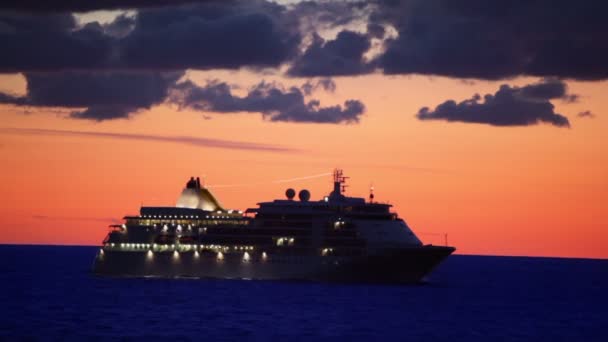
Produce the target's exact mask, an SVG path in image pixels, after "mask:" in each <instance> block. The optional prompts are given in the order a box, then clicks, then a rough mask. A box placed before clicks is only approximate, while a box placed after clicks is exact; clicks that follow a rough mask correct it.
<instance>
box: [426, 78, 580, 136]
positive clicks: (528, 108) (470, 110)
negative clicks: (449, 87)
mask: <svg viewBox="0 0 608 342" xmlns="http://www.w3.org/2000/svg"><path fill="white" fill-rule="evenodd" d="M566 91H567V88H566V86H565V84H563V83H562V82H561V81H558V80H544V81H542V82H539V83H536V84H531V85H527V86H524V87H511V86H509V85H506V84H505V85H502V86H501V87H500V89H499V90H498V91H497V92H496V94H494V95H491V94H487V95H485V96H484V98H483V102H481V96H479V95H478V94H476V95H474V96H473V97H472V98H470V99H468V100H464V101H462V102H459V103H456V101H454V100H448V101H445V102H444V103H442V104H440V105H438V106H437V107H436V108H435V109H434V110H431V109H429V108H428V107H424V108H422V109H420V111H419V112H418V114H417V117H418V119H420V120H446V121H458V122H469V123H482V124H489V125H494V126H528V125H535V124H538V123H541V122H544V123H548V124H551V125H554V126H557V127H570V122H569V121H568V118H566V117H565V116H563V115H561V114H559V113H555V111H554V106H553V104H551V102H549V100H552V99H563V98H568V97H569V96H571V95H570V94H567V92H566Z"/></svg>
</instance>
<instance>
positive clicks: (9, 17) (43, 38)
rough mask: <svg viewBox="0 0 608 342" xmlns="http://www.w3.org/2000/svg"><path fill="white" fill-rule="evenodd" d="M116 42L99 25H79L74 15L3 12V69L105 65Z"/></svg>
mask: <svg viewBox="0 0 608 342" xmlns="http://www.w3.org/2000/svg"><path fill="white" fill-rule="evenodd" d="M114 42H115V39H114V38H113V37H111V36H109V35H106V34H105V33H104V31H103V29H102V27H101V26H100V25H99V24H89V25H86V26H84V27H78V26H77V24H76V21H75V19H74V17H73V16H72V15H71V14H50V15H31V14H20V13H13V12H8V13H3V12H0V46H2V53H1V54H0V72H4V73H15V72H21V71H61V70H69V69H99V68H104V67H107V66H108V65H109V63H110V62H111V59H112V52H113V44H114Z"/></svg>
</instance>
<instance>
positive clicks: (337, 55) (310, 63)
mask: <svg viewBox="0 0 608 342" xmlns="http://www.w3.org/2000/svg"><path fill="white" fill-rule="evenodd" d="M370 47H371V43H370V38H369V37H368V36H367V35H365V34H360V33H356V32H352V31H346V30H345V31H341V32H340V33H339V34H338V36H337V37H336V39H334V40H329V41H325V40H324V39H323V38H321V37H320V36H318V35H314V37H313V42H312V44H311V45H310V46H309V47H308V48H307V49H306V51H305V52H304V53H303V54H302V55H301V56H299V57H298V58H297V59H296V60H295V61H294V62H293V64H292V65H291V68H290V69H289V71H288V74H290V75H292V76H306V77H314V76H340V75H359V74H363V73H367V72H369V71H371V70H372V67H371V65H369V64H367V63H366V61H365V60H364V58H363V54H365V53H366V52H367V50H369V48H370Z"/></svg>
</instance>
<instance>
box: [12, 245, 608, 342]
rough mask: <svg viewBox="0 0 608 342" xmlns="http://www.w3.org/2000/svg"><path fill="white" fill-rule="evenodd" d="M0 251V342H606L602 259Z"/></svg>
mask: <svg viewBox="0 0 608 342" xmlns="http://www.w3.org/2000/svg"><path fill="white" fill-rule="evenodd" d="M96 250H97V248H93V247H55V246H0V283H1V284H2V285H1V287H0V307H1V308H0V340H21V339H54V340H85V339H98V340H100V339H134V340H137V339H147V340H150V339H152V340H156V339H176V338H177V339H180V340H200V341H202V340H208V341H216V340H229V341H233V340H265V341H273V340H278V341H284V340H287V339H290V340H332V341H335V340H381V339H383V340H389V341H390V340H410V341H451V342H454V341H608V294H607V290H608V260H584V259H552V258H519V257H487V256H460V255H455V256H452V257H450V258H449V259H448V260H447V261H446V262H445V263H444V264H443V265H441V266H440V267H439V268H438V269H437V270H436V271H435V272H434V273H433V274H432V276H431V277H430V280H429V282H428V283H427V284H424V285H415V286H397V285H364V284H324V283H299V282H270V281H237V280H188V279H171V280H162V279H108V278H98V277H95V276H93V275H92V274H91V272H90V270H91V265H92V262H93V258H94V255H95V252H96Z"/></svg>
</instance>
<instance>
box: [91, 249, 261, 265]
mask: <svg viewBox="0 0 608 342" xmlns="http://www.w3.org/2000/svg"><path fill="white" fill-rule="evenodd" d="M101 255H102V256H103V250H102V251H101ZM146 257H147V258H148V260H152V259H154V253H153V252H152V250H149V251H148V253H147V254H146ZM179 257H180V256H179V252H178V251H174V252H173V260H176V261H177V260H179ZM199 257H200V253H199V252H198V251H194V258H195V259H198V258H199ZM216 259H217V260H218V261H222V260H224V253H222V252H217V255H216ZM267 259H268V254H266V252H262V260H267ZM243 261H245V262H247V261H251V255H250V254H249V252H245V253H243Z"/></svg>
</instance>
